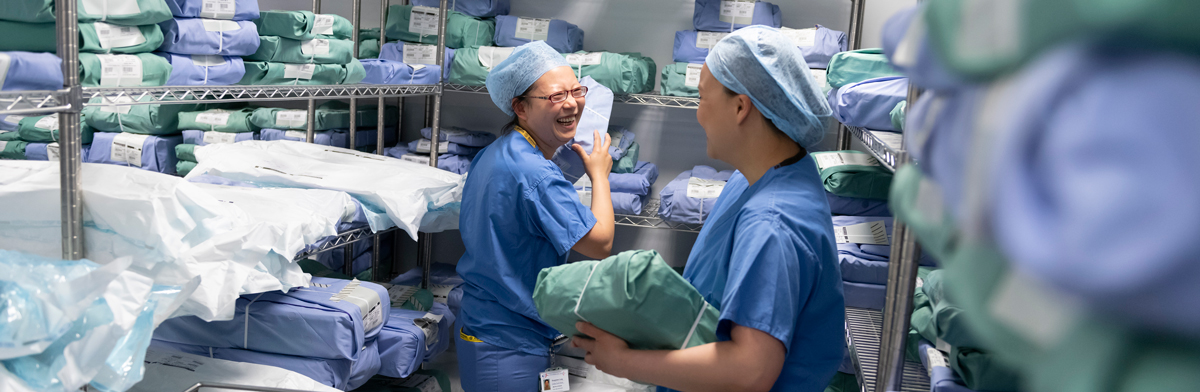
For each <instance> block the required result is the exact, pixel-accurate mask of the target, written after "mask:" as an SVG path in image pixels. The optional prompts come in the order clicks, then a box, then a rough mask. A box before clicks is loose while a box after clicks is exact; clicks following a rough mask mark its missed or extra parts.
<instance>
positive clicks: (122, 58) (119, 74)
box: [96, 54, 142, 87]
mask: <svg viewBox="0 0 1200 392" xmlns="http://www.w3.org/2000/svg"><path fill="white" fill-rule="evenodd" d="M96 59H98V60H100V86H101V87H136V86H140V85H141V84H142V59H140V58H138V57H137V56H134V55H129V54H98V55H96Z"/></svg>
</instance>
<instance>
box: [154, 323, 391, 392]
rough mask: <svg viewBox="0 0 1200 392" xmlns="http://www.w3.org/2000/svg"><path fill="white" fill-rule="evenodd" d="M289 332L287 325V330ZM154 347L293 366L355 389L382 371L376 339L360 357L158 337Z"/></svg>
mask: <svg viewBox="0 0 1200 392" xmlns="http://www.w3.org/2000/svg"><path fill="white" fill-rule="evenodd" d="M282 332H286V326H284V331H282ZM151 347H152V348H154V349H156V350H163V351H174V352H182V353H187V354H192V355H200V356H204V357H209V358H216V359H223V360H227V361H235V362H247V363H254V364H259V365H267V366H274V367H277V368H282V369H287V370H291V371H293V372H296V373H300V374H303V375H305V376H308V377H309V378H311V379H313V381H316V382H319V383H322V384H325V385H328V386H331V387H334V388H337V389H341V390H347V391H349V390H351V389H354V388H358V387H360V386H362V385H363V384H366V383H367V380H369V379H370V378H371V376H374V375H375V374H376V373H378V372H379V369H380V368H379V347H378V345H377V344H376V343H375V341H374V340H372V341H369V342H367V343H366V344H365V345H364V346H359V347H358V352H357V353H356V357H357V359H353V360H351V359H328V358H309V357H301V356H291V355H280V354H271V353H263V352H258V351H251V350H241V349H236V348H219V347H208V346H200V345H190V344H180V343H173V342H169V341H164V340H159V339H157V335H156V336H155V339H154V341H153V342H152V343H151Z"/></svg>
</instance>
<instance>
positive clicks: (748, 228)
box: [717, 217, 815, 349]
mask: <svg viewBox="0 0 1200 392" xmlns="http://www.w3.org/2000/svg"><path fill="white" fill-rule="evenodd" d="M738 229H739V232H738V233H737V234H734V240H733V252H731V254H732V257H731V259H730V263H729V276H728V279H727V280H726V284H725V293H724V294H723V295H722V297H721V317H720V322H719V324H718V325H717V336H718V337H723V338H724V339H728V338H729V336H730V335H729V334H730V332H731V330H732V328H733V325H732V324H731V323H734V324H737V325H740V326H743V327H749V328H754V329H757V330H759V331H763V332H765V333H767V334H769V335H771V336H773V337H775V339H779V341H780V342H782V343H783V346H784V348H785V349H786V348H787V347H790V346H791V343H792V337H793V336H794V335H795V332H796V331H794V330H793V329H794V328H795V326H796V319H797V317H799V314H800V309H803V308H804V304H805V302H807V298H808V297H809V296H810V293H811V291H812V288H813V276H814V275H815V274H814V273H813V272H811V271H809V270H810V269H809V268H804V267H802V266H804V265H813V264H814V263H813V262H812V261H811V260H812V259H813V258H814V256H813V255H812V254H811V252H802V251H800V250H798V248H797V246H798V244H799V243H800V242H799V239H798V238H796V237H795V235H794V234H793V233H792V232H791V231H789V230H786V229H785V228H784V226H783V224H782V223H781V222H779V220H777V219H775V218H770V217H764V218H758V219H753V220H751V221H749V222H743V224H741V225H739V227H738Z"/></svg>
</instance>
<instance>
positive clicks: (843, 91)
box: [829, 76, 908, 132]
mask: <svg viewBox="0 0 1200 392" xmlns="http://www.w3.org/2000/svg"><path fill="white" fill-rule="evenodd" d="M829 98H830V100H829V107H830V108H832V109H833V115H834V116H835V117H837V120H838V121H840V122H841V123H842V124H846V125H848V126H852V127H863V128H867V129H873V130H876V131H893V132H895V131H898V130H897V129H896V127H895V126H893V125H892V109H895V108H896V105H897V104H899V103H900V101H903V100H905V99H907V98H908V79H907V78H903V77H898V76H888V77H882V78H875V79H867V80H864V81H861V82H858V83H854V84H850V85H846V86H842V87H841V88H839V89H837V90H836V91H831V92H830V94H829Z"/></svg>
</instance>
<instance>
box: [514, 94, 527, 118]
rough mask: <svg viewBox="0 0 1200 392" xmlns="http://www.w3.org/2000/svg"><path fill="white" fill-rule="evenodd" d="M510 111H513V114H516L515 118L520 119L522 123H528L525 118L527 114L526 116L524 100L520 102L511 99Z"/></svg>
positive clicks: (518, 99) (516, 99)
mask: <svg viewBox="0 0 1200 392" xmlns="http://www.w3.org/2000/svg"><path fill="white" fill-rule="evenodd" d="M512 109H513V113H516V114H517V118H519V119H521V120H522V121H529V119H528V118H527V117H529V114H528V112H526V111H525V102H524V100H522V99H521V98H513V99H512Z"/></svg>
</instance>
